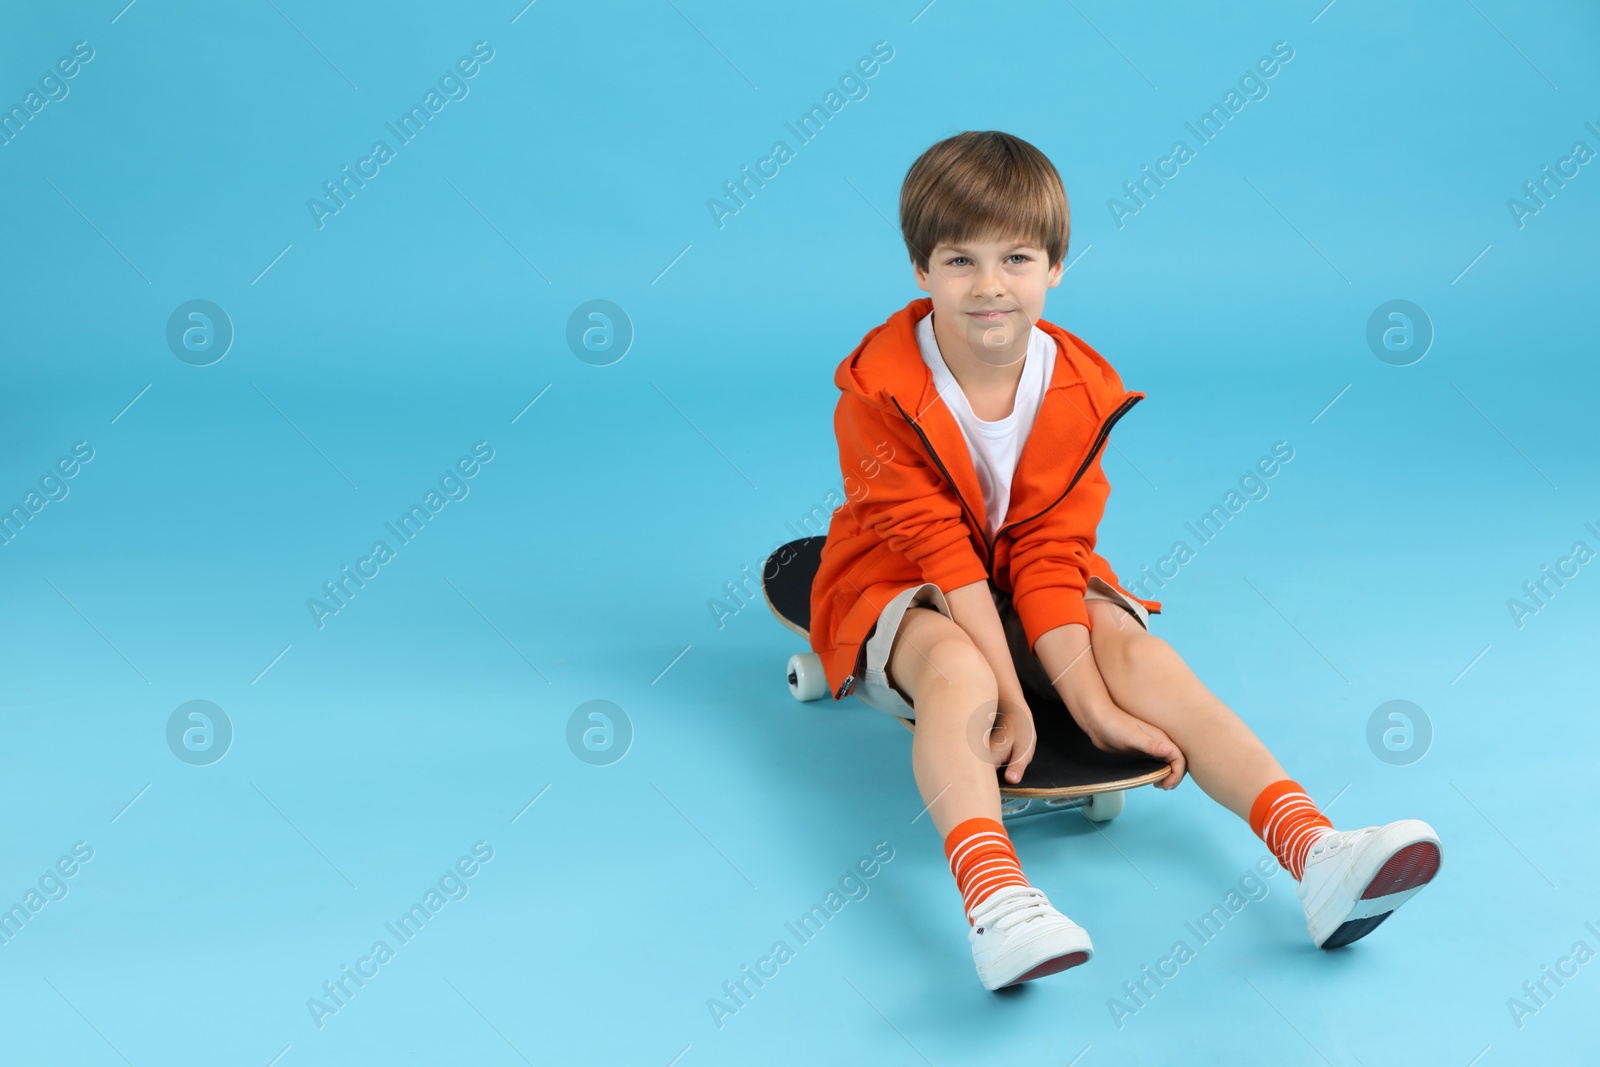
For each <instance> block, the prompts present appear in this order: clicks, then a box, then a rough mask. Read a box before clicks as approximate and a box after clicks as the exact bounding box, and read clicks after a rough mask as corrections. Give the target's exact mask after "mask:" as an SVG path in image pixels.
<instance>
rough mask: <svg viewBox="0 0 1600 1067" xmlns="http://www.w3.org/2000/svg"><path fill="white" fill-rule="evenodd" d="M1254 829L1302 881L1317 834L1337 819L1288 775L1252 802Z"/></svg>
mask: <svg viewBox="0 0 1600 1067" xmlns="http://www.w3.org/2000/svg"><path fill="white" fill-rule="evenodd" d="M1250 829H1251V830H1253V831H1254V832H1255V834H1256V836H1257V837H1259V838H1261V840H1263V841H1265V842H1266V844H1267V847H1268V848H1270V849H1271V850H1272V854H1273V855H1274V856H1276V857H1278V863H1280V864H1281V865H1282V866H1283V869H1284V870H1286V871H1288V872H1289V873H1290V874H1292V875H1294V880H1295V881H1297V882H1298V881H1299V880H1300V873H1301V871H1303V870H1304V869H1305V865H1306V853H1307V852H1309V851H1310V850H1311V846H1312V845H1313V844H1315V843H1316V840H1317V838H1319V837H1321V836H1322V835H1323V834H1325V833H1327V832H1328V831H1329V830H1332V829H1333V823H1331V822H1329V821H1328V819H1327V817H1326V816H1324V815H1323V814H1322V812H1320V811H1318V810H1317V806H1316V805H1315V804H1313V803H1312V802H1311V798H1310V797H1308V796H1306V792H1305V790H1304V789H1302V788H1300V783H1299V782H1296V781H1292V780H1291V779H1288V778H1285V779H1283V780H1282V781H1277V782H1273V783H1272V784H1271V785H1269V786H1267V787H1266V788H1265V789H1263V790H1262V791H1261V795H1260V796H1258V797H1256V799H1255V803H1253V804H1251V805H1250Z"/></svg>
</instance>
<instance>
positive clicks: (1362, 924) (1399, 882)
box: [1319, 841, 1439, 949]
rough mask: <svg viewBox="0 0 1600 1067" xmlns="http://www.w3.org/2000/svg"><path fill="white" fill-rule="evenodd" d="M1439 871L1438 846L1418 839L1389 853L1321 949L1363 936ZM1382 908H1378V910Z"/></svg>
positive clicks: (1357, 939)
mask: <svg viewBox="0 0 1600 1067" xmlns="http://www.w3.org/2000/svg"><path fill="white" fill-rule="evenodd" d="M1438 872H1439V845H1438V843H1437V842H1434V841H1417V842H1414V843H1412V844H1409V845H1406V846H1405V847H1404V848H1402V849H1400V850H1399V851H1397V852H1396V853H1395V854H1394V855H1392V856H1390V857H1389V858H1388V859H1387V860H1386V861H1384V864H1383V866H1382V867H1380V868H1378V873H1377V874H1376V875H1374V876H1373V877H1372V880H1371V881H1370V882H1368V883H1367V887H1366V888H1365V889H1363V890H1362V891H1361V896H1360V897H1359V898H1358V899H1357V901H1356V906H1355V908H1353V909H1352V910H1351V913H1350V914H1349V915H1348V916H1346V917H1345V921H1344V922H1342V923H1340V924H1339V926H1338V928H1337V929H1335V930H1334V931H1333V933H1331V934H1329V935H1328V939H1327V940H1326V941H1324V942H1323V943H1322V944H1321V946H1319V947H1321V948H1324V949H1331V948H1343V947H1344V946H1345V945H1348V944H1350V943H1351V942H1352V941H1359V940H1361V939H1362V938H1363V937H1366V936H1367V935H1368V934H1370V933H1372V931H1374V930H1376V929H1377V928H1378V926H1379V925H1380V924H1381V923H1382V922H1383V920H1385V919H1387V918H1388V917H1389V916H1391V915H1393V914H1394V912H1395V909H1396V908H1398V907H1400V905H1402V904H1404V903H1405V902H1406V901H1407V900H1410V899H1411V897H1412V896H1413V895H1415V894H1416V892H1417V890H1419V889H1421V888H1422V887H1423V886H1425V885H1427V884H1428V883H1429V882H1431V881H1432V880H1433V876H1434V875H1435V874H1437V873H1438ZM1380 909H1381V910H1380Z"/></svg>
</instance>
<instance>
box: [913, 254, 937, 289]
mask: <svg viewBox="0 0 1600 1067" xmlns="http://www.w3.org/2000/svg"><path fill="white" fill-rule="evenodd" d="M928 265H929V266H930V267H931V266H933V262H932V261H931V260H930V261H929V263H928ZM911 273H912V274H913V275H914V276H915V277H916V279H917V288H918V289H921V290H922V291H923V292H924V293H931V292H933V287H932V286H930V285H929V284H928V272H927V271H925V270H923V269H922V268H921V267H919V266H917V261H916V260H915V259H912V260H911Z"/></svg>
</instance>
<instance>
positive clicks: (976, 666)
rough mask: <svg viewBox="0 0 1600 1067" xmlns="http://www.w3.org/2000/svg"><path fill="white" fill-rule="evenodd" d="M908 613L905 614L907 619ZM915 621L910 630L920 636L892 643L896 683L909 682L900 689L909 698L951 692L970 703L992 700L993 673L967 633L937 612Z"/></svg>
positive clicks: (995, 692) (997, 690)
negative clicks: (938, 692) (902, 649)
mask: <svg viewBox="0 0 1600 1067" xmlns="http://www.w3.org/2000/svg"><path fill="white" fill-rule="evenodd" d="M911 614H913V613H910V612H908V613H907V615H908V620H909V617H910V615H911ZM930 616H931V617H930ZM918 621H919V622H920V623H921V624H922V625H920V626H917V627H915V628H914V629H915V630H920V631H922V633H921V634H920V635H919V634H914V633H907V634H906V635H905V636H907V637H910V638H912V640H908V641H905V642H896V648H895V651H896V653H900V654H898V655H896V656H895V657H894V667H895V674H896V676H897V681H903V682H909V683H910V684H909V686H908V687H906V686H903V687H904V688H909V689H910V690H911V693H912V694H913V695H921V694H926V693H928V692H931V691H933V690H935V689H952V690H958V691H960V692H961V693H963V694H965V695H967V696H968V697H970V698H971V699H972V700H974V701H978V702H982V701H985V700H988V701H993V700H994V699H995V697H996V695H997V693H998V692H999V685H998V683H996V681H995V677H994V670H993V669H992V668H991V667H990V666H989V661H988V660H986V659H984V657H983V653H982V652H981V651H979V649H978V646H977V645H975V644H973V643H972V638H970V637H968V636H967V632H966V631H965V630H963V629H961V627H960V626H958V625H956V624H955V622H953V621H951V620H950V619H949V618H947V617H946V616H944V615H942V614H940V613H939V612H937V611H932V610H928V612H927V614H926V615H923V616H922V618H921V619H919V620H918ZM908 629H913V628H908ZM919 636H920V638H921V639H920V640H918V639H917V637H919ZM902 644H903V645H904V652H903V653H901V645H902Z"/></svg>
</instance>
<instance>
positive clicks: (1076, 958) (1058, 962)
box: [995, 952, 1089, 989]
mask: <svg viewBox="0 0 1600 1067" xmlns="http://www.w3.org/2000/svg"><path fill="white" fill-rule="evenodd" d="M1088 962H1089V954H1088V953H1087V952H1069V953H1067V954H1066V955H1065V956H1057V957H1056V958H1055V959H1053V960H1045V961H1044V962H1043V963H1041V964H1039V966H1037V967H1035V968H1034V969H1033V970H1031V971H1029V972H1028V973H1027V974H1024V975H1021V976H1020V977H1017V978H1013V979H1012V980H1011V981H1009V982H1007V983H1006V984H1005V985H1002V986H996V987H995V988H997V989H1007V988H1010V987H1011V986H1014V985H1021V984H1022V983H1023V982H1031V981H1033V980H1034V979H1035V978H1043V977H1045V976H1046V975H1051V974H1057V973H1059V972H1061V971H1064V970H1067V969H1068V968H1069V967H1076V966H1078V965H1079V964H1083V963H1088Z"/></svg>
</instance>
